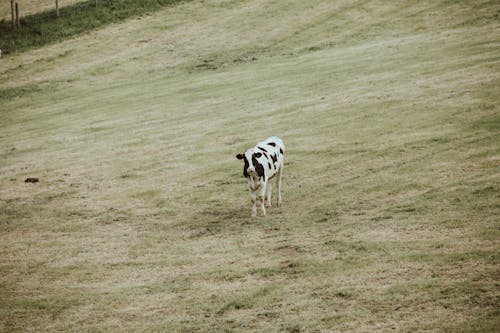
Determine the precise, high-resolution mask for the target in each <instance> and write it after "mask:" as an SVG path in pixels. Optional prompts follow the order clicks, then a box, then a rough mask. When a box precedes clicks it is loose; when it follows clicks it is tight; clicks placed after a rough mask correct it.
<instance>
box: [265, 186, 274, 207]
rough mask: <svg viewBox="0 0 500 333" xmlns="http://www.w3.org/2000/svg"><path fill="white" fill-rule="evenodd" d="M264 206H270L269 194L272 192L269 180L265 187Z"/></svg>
mask: <svg viewBox="0 0 500 333" xmlns="http://www.w3.org/2000/svg"><path fill="white" fill-rule="evenodd" d="M266 192H267V194H266V207H271V195H272V194H273V186H272V185H271V182H268V183H267V188H266Z"/></svg>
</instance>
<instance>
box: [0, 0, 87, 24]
mask: <svg viewBox="0 0 500 333" xmlns="http://www.w3.org/2000/svg"><path fill="white" fill-rule="evenodd" d="M83 1H85V0H59V8H63V7H66V6H71V5H74V4H75V3H78V2H83ZM15 2H17V3H18V4H19V10H20V13H21V15H22V16H24V15H32V14H36V13H39V12H42V11H50V10H55V7H56V6H55V0H16V1H15ZM0 20H5V21H10V20H11V12H10V1H5V0H4V1H2V2H0Z"/></svg>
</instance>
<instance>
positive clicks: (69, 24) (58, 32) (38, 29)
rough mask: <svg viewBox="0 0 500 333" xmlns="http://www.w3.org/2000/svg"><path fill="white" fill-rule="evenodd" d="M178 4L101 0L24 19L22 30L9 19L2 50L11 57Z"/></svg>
mask: <svg viewBox="0 0 500 333" xmlns="http://www.w3.org/2000/svg"><path fill="white" fill-rule="evenodd" d="M178 2H180V0H141V1H135V0H119V1H112V0H98V1H97V4H96V1H95V0H89V1H82V2H77V3H75V4H71V5H69V6H65V7H62V8H61V9H60V10H59V17H57V16H56V11H55V9H54V10H48V11H42V12H38V13H34V14H30V15H27V16H23V17H22V18H21V27H20V28H19V29H15V30H12V27H11V22H10V21H7V20H5V21H2V23H0V35H1V36H2V37H1V38H0V50H2V53H4V54H10V53H17V52H21V51H25V50H28V49H30V48H35V47H41V46H43V45H46V44H49V43H54V42H59V41H62V40H64V39H67V38H70V37H72V36H75V35H78V34H82V33H85V32H89V31H92V30H95V29H98V28H102V27H103V26H106V25H109V24H111V23H116V22H120V21H123V20H125V19H129V18H131V17H137V16H141V15H145V14H150V13H152V12H154V11H156V10H158V9H161V8H163V7H165V6H172V5H175V4H176V3H178ZM21 6H22V4H21Z"/></svg>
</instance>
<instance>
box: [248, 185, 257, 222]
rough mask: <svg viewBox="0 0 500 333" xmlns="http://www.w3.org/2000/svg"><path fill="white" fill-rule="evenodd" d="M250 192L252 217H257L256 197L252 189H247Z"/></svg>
mask: <svg viewBox="0 0 500 333" xmlns="http://www.w3.org/2000/svg"><path fill="white" fill-rule="evenodd" d="M248 190H249V191H250V199H252V217H256V216H257V200H256V199H257V198H256V195H255V191H253V190H252V189H250V188H249V189H248Z"/></svg>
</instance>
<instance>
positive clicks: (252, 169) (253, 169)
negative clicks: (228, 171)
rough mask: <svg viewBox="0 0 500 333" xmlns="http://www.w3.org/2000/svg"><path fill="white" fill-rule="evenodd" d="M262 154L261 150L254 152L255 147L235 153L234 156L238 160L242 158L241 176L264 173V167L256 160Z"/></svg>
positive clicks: (254, 175)
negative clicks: (242, 152) (241, 152)
mask: <svg viewBox="0 0 500 333" xmlns="http://www.w3.org/2000/svg"><path fill="white" fill-rule="evenodd" d="M261 156H262V153H261V152H256V151H255V149H253V148H251V149H248V150H247V151H246V152H245V153H244V154H238V155H236V158H237V159H239V160H243V162H244V166H243V176H245V177H250V176H252V177H256V176H259V177H260V176H262V175H263V174H264V169H263V167H262V164H260V163H259V161H258V160H257V159H258V158H259V157H261Z"/></svg>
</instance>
